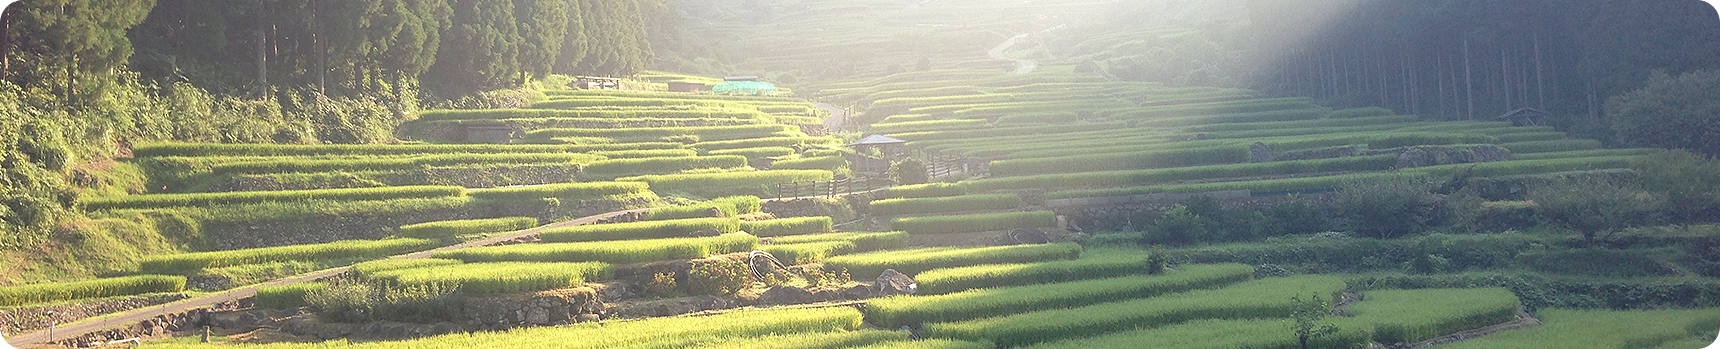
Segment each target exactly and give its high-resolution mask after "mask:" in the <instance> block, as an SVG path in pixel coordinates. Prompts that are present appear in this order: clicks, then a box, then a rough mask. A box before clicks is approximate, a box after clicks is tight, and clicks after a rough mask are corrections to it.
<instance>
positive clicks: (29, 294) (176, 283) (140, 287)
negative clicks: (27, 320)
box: [0, 275, 185, 307]
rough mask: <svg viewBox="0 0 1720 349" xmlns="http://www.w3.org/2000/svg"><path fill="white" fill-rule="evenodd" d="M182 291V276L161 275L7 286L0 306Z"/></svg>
mask: <svg viewBox="0 0 1720 349" xmlns="http://www.w3.org/2000/svg"><path fill="white" fill-rule="evenodd" d="M183 290H185V277H183V276H164V275H142V276H127V277H117V278H108V279H95V280H87V281H73V282H63V283H52V284H36V285H24V286H8V287H0V307H13V306H20V305H26V304H32V303H46V302H56V301H67V300H75V299H84V298H102V297H113V296H130V295H140V294H146V293H158V292H179V291H183Z"/></svg>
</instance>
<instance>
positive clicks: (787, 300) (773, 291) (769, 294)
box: [758, 285, 814, 305]
mask: <svg viewBox="0 0 1720 349" xmlns="http://www.w3.org/2000/svg"><path fill="white" fill-rule="evenodd" d="M813 301H814V299H813V294H812V292H811V291H807V290H806V289H803V288H799V287H794V286H789V285H778V286H776V287H771V288H770V290H766V291H764V294H761V295H759V296H758V302H759V304H774V305H780V304H806V303H812V302H813Z"/></svg>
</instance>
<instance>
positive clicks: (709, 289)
mask: <svg viewBox="0 0 1720 349" xmlns="http://www.w3.org/2000/svg"><path fill="white" fill-rule="evenodd" d="M684 281H685V282H678V283H679V284H681V285H682V289H683V290H685V291H686V292H687V294H693V295H731V294H735V292H740V291H741V290H743V289H746V288H747V287H749V286H752V267H750V266H748V265H747V263H745V262H741V261H731V260H726V259H725V260H708V261H694V262H693V266H692V268H691V269H689V270H688V271H687V276H686V280H684Z"/></svg>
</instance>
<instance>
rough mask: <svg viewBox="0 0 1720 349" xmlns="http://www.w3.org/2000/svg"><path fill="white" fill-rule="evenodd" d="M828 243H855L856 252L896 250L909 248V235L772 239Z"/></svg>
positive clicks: (772, 240)
mask: <svg viewBox="0 0 1720 349" xmlns="http://www.w3.org/2000/svg"><path fill="white" fill-rule="evenodd" d="M826 241H847V242H851V243H854V250H855V251H856V252H868V251H879V250H894V249H900V248H904V247H908V233H904V232H899V231H892V232H883V233H828V234H808V235H793V236H779V237H774V238H771V239H770V242H771V243H772V244H804V243H813V242H826Z"/></svg>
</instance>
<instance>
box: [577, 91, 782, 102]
mask: <svg viewBox="0 0 1720 349" xmlns="http://www.w3.org/2000/svg"><path fill="white" fill-rule="evenodd" d="M544 94H546V95H548V96H550V97H551V98H557V97H584V98H593V97H609V98H665V99H703V100H713V101H740V102H767V103H806V100H803V99H799V98H793V97H771V96H748V95H723V94H712V93H680V92H658V91H634V90H551V91H545V92H544Z"/></svg>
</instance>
